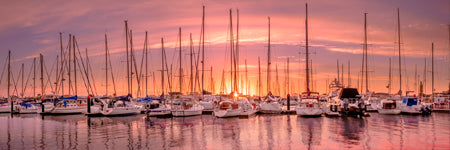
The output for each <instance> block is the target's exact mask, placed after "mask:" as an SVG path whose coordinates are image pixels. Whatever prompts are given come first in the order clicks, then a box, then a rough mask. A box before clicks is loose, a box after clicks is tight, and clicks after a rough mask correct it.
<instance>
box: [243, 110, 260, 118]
mask: <svg viewBox="0 0 450 150" xmlns="http://www.w3.org/2000/svg"><path fill="white" fill-rule="evenodd" d="M257 112H258V111H257V110H253V109H252V110H247V111H242V112H241V113H239V116H243V117H249V116H253V115H256V113H257Z"/></svg>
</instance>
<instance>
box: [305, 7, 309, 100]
mask: <svg viewBox="0 0 450 150" xmlns="http://www.w3.org/2000/svg"><path fill="white" fill-rule="evenodd" d="M305 6H306V19H305V30H306V31H305V37H306V70H305V71H306V91H307V92H308V94H309V49H308V47H309V46H308V3H306V4H305Z"/></svg>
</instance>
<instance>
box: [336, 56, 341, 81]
mask: <svg viewBox="0 0 450 150" xmlns="http://www.w3.org/2000/svg"><path fill="white" fill-rule="evenodd" d="M336 68H337V80H338V82H339V83H341V82H340V81H339V80H341V77H340V75H341V74H340V73H339V59H338V60H337V62H336Z"/></svg>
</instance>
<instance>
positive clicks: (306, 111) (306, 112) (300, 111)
mask: <svg viewBox="0 0 450 150" xmlns="http://www.w3.org/2000/svg"><path fill="white" fill-rule="evenodd" d="M295 111H296V112H297V115H299V116H321V115H322V109H320V108H301V107H300V108H299V107H297V108H295Z"/></svg>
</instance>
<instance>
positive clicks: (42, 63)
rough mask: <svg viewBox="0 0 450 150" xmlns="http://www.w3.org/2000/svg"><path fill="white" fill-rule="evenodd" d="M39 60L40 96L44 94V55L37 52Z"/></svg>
mask: <svg viewBox="0 0 450 150" xmlns="http://www.w3.org/2000/svg"><path fill="white" fill-rule="evenodd" d="M39 56H40V58H41V59H40V61H41V96H44V67H43V66H44V56H43V55H42V54H39Z"/></svg>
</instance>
